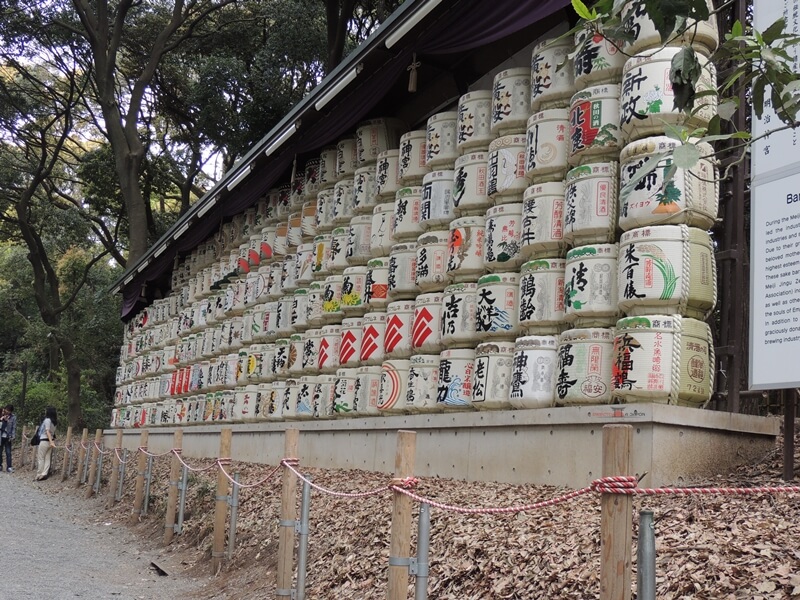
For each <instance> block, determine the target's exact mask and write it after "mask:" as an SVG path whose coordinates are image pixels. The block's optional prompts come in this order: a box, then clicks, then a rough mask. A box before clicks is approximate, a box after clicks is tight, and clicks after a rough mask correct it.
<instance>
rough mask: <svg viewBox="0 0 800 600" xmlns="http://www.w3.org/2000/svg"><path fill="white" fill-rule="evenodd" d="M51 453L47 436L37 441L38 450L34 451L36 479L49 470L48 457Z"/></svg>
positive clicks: (51, 449)
mask: <svg viewBox="0 0 800 600" xmlns="http://www.w3.org/2000/svg"><path fill="white" fill-rule="evenodd" d="M52 455H53V448H52V447H50V442H48V441H47V438H45V439H43V440H42V441H41V442H40V443H39V450H38V452H37V453H36V479H41V478H42V477H44V476H45V475H47V472H48V471H49V470H50V457H51V456H52Z"/></svg>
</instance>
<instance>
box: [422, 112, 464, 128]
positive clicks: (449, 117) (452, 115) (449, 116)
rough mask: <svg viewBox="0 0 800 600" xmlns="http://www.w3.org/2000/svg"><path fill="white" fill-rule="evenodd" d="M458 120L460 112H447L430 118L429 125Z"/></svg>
mask: <svg viewBox="0 0 800 600" xmlns="http://www.w3.org/2000/svg"><path fill="white" fill-rule="evenodd" d="M456 119H458V111H455V110H447V111H444V112H440V113H436V114H435V115H431V116H430V117H429V118H428V125H430V124H431V123H437V122H439V121H455V120H456Z"/></svg>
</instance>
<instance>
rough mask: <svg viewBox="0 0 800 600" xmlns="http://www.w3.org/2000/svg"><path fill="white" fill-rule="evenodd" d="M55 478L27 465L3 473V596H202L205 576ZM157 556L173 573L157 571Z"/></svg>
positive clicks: (145, 599)
mask: <svg viewBox="0 0 800 600" xmlns="http://www.w3.org/2000/svg"><path fill="white" fill-rule="evenodd" d="M57 479H60V478H57ZM57 479H54V478H51V479H49V480H47V481H42V482H34V481H32V480H33V473H32V472H31V471H28V470H27V469H24V470H23V471H18V472H16V473H5V472H2V473H0V499H1V500H0V503H2V504H1V505H2V507H3V515H2V522H3V523H4V527H3V530H4V531H3V533H4V535H3V538H4V539H3V543H2V546H0V561H2V562H0V571H1V572H2V580H0V598H9V599H11V598H23V597H31V598H37V599H39V600H49V599H58V600H61V599H67V598H90V599H92V600H94V599H98V600H100V599H106V598H111V599H120V600H150V599H153V600H156V599H158V600H161V599H164V598H185V597H187V596H192V597H200V596H201V594H198V592H200V588H201V587H202V586H203V582H201V581H200V580H197V579H191V578H189V577H185V576H183V575H181V574H179V573H180V568H179V566H178V565H175V564H174V563H172V562H171V561H173V560H176V559H173V558H171V557H168V556H162V555H159V553H158V552H157V551H148V550H144V549H143V544H142V542H141V540H138V539H137V538H136V536H135V535H134V534H133V533H132V532H130V531H128V530H127V529H126V528H125V527H124V526H122V525H117V524H112V523H109V522H104V521H103V520H102V516H101V513H100V512H99V510H98V509H97V508H96V506H95V504H96V502H99V500H97V501H92V502H87V501H86V500H81V499H80V498H78V497H76V496H73V495H71V494H68V493H55V491H56V489H57V487H58V486H61V485H62V484H61V482H60V481H58V480H57ZM153 560H155V561H156V562H157V563H158V565H159V566H161V567H162V568H164V569H165V570H167V571H168V572H169V573H170V575H168V576H161V575H159V574H158V572H157V571H156V570H155V569H154V568H152V567H151V564H150V562H151V561H153ZM196 594H197V595H196Z"/></svg>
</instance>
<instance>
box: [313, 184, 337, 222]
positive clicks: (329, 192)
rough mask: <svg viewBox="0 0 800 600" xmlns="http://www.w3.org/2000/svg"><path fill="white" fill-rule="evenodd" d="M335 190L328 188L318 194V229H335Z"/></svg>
mask: <svg viewBox="0 0 800 600" xmlns="http://www.w3.org/2000/svg"><path fill="white" fill-rule="evenodd" d="M333 194H334V190H333V188H328V189H325V190H320V191H319V193H318V194H317V231H318V232H319V233H327V232H328V231H330V230H331V229H333V208H334V200H335V199H334V195H333Z"/></svg>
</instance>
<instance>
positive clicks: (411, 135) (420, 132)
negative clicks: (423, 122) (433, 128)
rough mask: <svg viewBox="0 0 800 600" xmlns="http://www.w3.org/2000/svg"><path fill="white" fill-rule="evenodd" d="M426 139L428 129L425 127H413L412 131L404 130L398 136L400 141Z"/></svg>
mask: <svg viewBox="0 0 800 600" xmlns="http://www.w3.org/2000/svg"><path fill="white" fill-rule="evenodd" d="M417 138H422V139H427V138H428V130H427V129H414V130H412V131H406V132H405V133H404V134H403V135H401V136H400V142H401V145H402V142H403V141H405V140H412V139H417Z"/></svg>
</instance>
